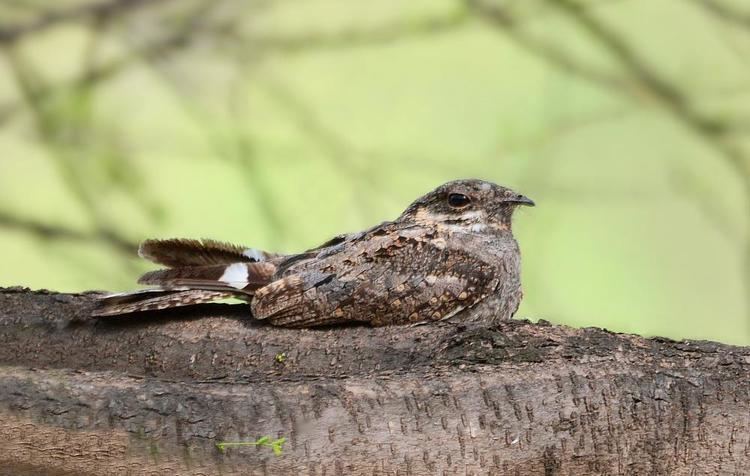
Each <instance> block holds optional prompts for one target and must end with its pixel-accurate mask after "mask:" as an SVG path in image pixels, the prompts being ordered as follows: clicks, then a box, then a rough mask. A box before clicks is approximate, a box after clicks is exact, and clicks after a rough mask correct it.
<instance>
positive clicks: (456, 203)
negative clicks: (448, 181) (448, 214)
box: [448, 193, 471, 208]
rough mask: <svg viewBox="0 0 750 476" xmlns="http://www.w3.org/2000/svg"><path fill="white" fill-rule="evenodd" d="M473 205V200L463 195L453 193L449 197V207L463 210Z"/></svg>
mask: <svg viewBox="0 0 750 476" xmlns="http://www.w3.org/2000/svg"><path fill="white" fill-rule="evenodd" d="M469 203H471V199H470V198H469V197H467V196H466V195H464V194H463V193H451V194H450V195H448V205H450V206H452V207H453V208H463V207H465V206H467V205H468V204H469Z"/></svg>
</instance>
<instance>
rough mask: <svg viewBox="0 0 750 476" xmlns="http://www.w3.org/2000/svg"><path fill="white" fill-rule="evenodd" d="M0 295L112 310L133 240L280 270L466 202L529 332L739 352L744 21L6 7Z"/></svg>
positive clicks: (747, 68) (739, 10)
mask: <svg viewBox="0 0 750 476" xmlns="http://www.w3.org/2000/svg"><path fill="white" fill-rule="evenodd" d="M0 47H1V50H2V51H1V53H2V55H1V56H0V150H2V156H0V246H2V250H3V252H2V258H3V265H2V270H3V272H2V274H0V285H18V284H23V285H28V286H32V287H46V288H53V289H59V290H65V291H73V290H82V289H89V288H95V289H102V288H104V289H128V288H131V287H132V286H133V282H134V280H135V278H136V276H137V275H138V274H139V273H140V272H141V271H143V270H145V269H148V265H147V264H145V263H141V262H139V261H138V260H137V259H136V258H135V256H134V249H135V246H136V243H137V242H138V241H139V240H141V239H143V238H145V237H171V236H179V237H210V238H216V239H222V240H228V241H235V242H239V243H244V244H248V245H252V246H258V247H263V248H268V249H271V250H278V251H294V250H299V249H302V248H305V247H310V246H313V245H316V244H318V243H319V242H322V241H323V240H325V239H327V238H328V237H330V236H332V235H334V234H338V233H341V232H344V231H352V230H357V229H361V228H364V227H366V226H369V225H371V224H374V223H376V222H379V221H381V220H384V219H389V218H393V217H395V216H396V215H398V214H399V213H400V211H401V210H402V209H403V208H404V207H405V206H406V205H407V204H408V203H409V202H410V201H411V200H412V199H414V198H415V197H416V196H418V195H420V194H422V193H424V192H426V191H427V190H429V189H431V188H433V187H435V186H436V185H438V184H439V183H441V182H443V181H446V180H450V179H454V178H461V177H481V178H485V179H489V180H493V181H496V182H499V183H502V184H504V185H509V186H513V187H515V188H517V189H518V190H520V191H522V192H523V193H525V194H527V195H529V196H531V197H532V198H534V199H535V200H536V201H537V204H538V207H537V208H536V209H533V210H525V211H524V212H522V213H520V214H519V216H518V218H517V222H516V234H517V236H518V238H519V241H520V243H521V246H522V249H523V253H524V284H525V289H526V299H525V301H524V304H523V306H522V309H521V310H520V312H519V316H521V317H530V318H544V319H547V320H550V321H553V322H560V323H567V324H571V325H576V326H581V325H596V326H601V327H607V328H610V329H614V330H619V331H625V332H637V333H641V334H645V335H654V334H659V335H667V336H671V337H676V338H681V337H692V338H707V339H716V340H722V341H727V342H734V343H744V344H750V6H748V5H747V4H746V2H743V1H740V0H659V1H654V0H587V1H583V0H515V1H510V0H506V1H492V0H429V1H427V0H419V1H410V2H397V1H395V0H388V1H380V2H364V1H354V2H352V1H343V0H341V1H332V0H325V1H324V0H320V1H318V0H297V1H291V0H277V1H270V0H249V1H238V0H232V1H229V0H182V1H179V2H177V1H174V0H172V1H170V0H57V1H55V2H52V1H49V0H5V1H4V2H2V3H0Z"/></svg>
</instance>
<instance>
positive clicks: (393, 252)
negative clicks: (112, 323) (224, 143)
mask: <svg viewBox="0 0 750 476" xmlns="http://www.w3.org/2000/svg"><path fill="white" fill-rule="evenodd" d="M519 205H533V202H531V200H529V199H528V198H526V197H524V196H522V195H519V194H517V193H515V192H513V191H512V190H509V189H507V188H504V187H501V186H498V185H495V184H492V183H489V182H484V181H481V180H458V181H453V182H449V183H446V184H444V185H442V186H440V187H438V188H437V189H436V190H434V191H432V192H430V193H428V194H427V195H425V196H423V197H421V198H419V199H417V200H416V201H415V202H414V203H412V204H411V205H410V206H409V207H408V208H407V209H406V210H405V211H404V213H403V214H402V215H401V216H400V217H399V218H398V219H396V220H394V221H391V222H385V223H382V224H380V225H378V226H375V227H373V228H371V229H369V230H366V231H363V232H360V233H353V234H349V235H339V236H337V237H335V238H334V239H332V240H330V241H328V242H326V243H325V244H323V245H321V246H320V247H318V248H315V249H312V250H309V251H307V252H304V253H300V254H296V255H278V254H272V253H265V252H259V251H255V250H251V249H246V248H243V247H239V246H234V245H227V244H224V243H219V242H213V241H207V240H204V241H202V242H199V241H195V240H167V241H148V242H146V243H145V244H144V245H143V246H142V247H141V255H142V256H144V257H146V258H149V259H151V260H152V261H156V262H158V263H161V264H164V265H167V266H170V267H171V269H167V270H158V271H152V272H150V273H147V274H146V275H144V276H143V277H142V278H141V280H140V282H142V283H146V284H155V285H159V286H160V288H159V289H156V290H150V291H147V292H145V293H143V292H142V294H129V293H126V294H120V295H115V296H112V297H109V298H105V300H104V303H103V307H102V308H100V309H99V310H98V311H97V314H98V315H114V314H123V313H129V312H133V311H137V310H151V309H163V308H166V307H176V306H182V305H189V304H194V303H196V302H206V301H209V300H211V299H216V298H223V297H227V296H234V297H239V298H241V299H244V300H246V301H248V302H249V303H250V306H251V309H252V314H253V316H254V317H255V318H256V319H259V320H263V321H266V322H269V323H270V324H273V325H277V326H285V327H313V326H321V325H330V324H336V323H342V322H352V321H359V322H366V323H369V324H371V325H374V326H382V325H390V324H410V323H418V322H428V321H436V320H444V319H450V318H455V319H462V320H481V321H490V322H491V321H495V320H500V319H508V318H510V317H511V316H512V315H513V314H514V313H515V311H516V310H517V308H518V305H519V303H520V301H521V297H522V291H521V281H520V254H519V250H518V245H517V243H516V240H515V239H514V238H513V234H512V215H513V212H514V210H515V209H516V207H517V206H519ZM192 291H194V294H191V292H192ZM159 293H162V295H161V297H160V296H159ZM139 303H141V304H142V305H140V306H139Z"/></svg>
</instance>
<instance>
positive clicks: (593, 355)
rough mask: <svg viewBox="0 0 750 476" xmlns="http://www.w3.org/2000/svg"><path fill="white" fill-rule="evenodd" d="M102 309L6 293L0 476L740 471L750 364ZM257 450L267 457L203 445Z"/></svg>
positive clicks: (749, 443) (431, 329) (735, 351)
mask: <svg viewBox="0 0 750 476" xmlns="http://www.w3.org/2000/svg"><path fill="white" fill-rule="evenodd" d="M96 296H97V294H96V293H83V294H58V293H53V292H47V291H30V290H28V289H23V288H6V289H0V438H2V440H3V443H2V449H1V450H0V468H2V470H0V472H1V471H7V474H35V475H36V474H54V475H63V474H71V475H72V474H76V475H81V474H82V475H120V474H123V475H125V474H138V475H141V474H154V475H162V474H180V475H183V474H184V475H199V474H205V475H214V474H222V475H231V474H243V475H247V474H259V475H261V474H262V475H283V474H311V475H312V474H316V475H323V474H328V475H330V474H342V475H343V474H347V475H348V474H355V475H359V474H362V475H365V474H366V475H373V474H398V475H432V474H461V475H463V474H477V475H479V474H510V475H528V474H545V475H557V474H569V475H587V474H690V475H697V474H711V475H715V474H747V473H746V472H747V470H748V468H750V429H749V428H750V379H749V378H748V377H749V370H750V348H743V347H734V346H729V345H723V344H718V343H713V342H703V341H681V342H675V341H672V340H669V339H664V338H652V339H645V338H642V337H638V336H634V335H625V334H615V333H611V332H608V331H606V330H602V329H596V328H586V329H572V328H570V327H565V326H557V325H550V324H549V323H546V322H544V321H541V322H538V323H531V322H528V321H523V320H513V321H509V322H503V323H501V324H499V325H495V326H490V327H486V326H482V325H462V324H457V323H437V324H429V325H422V326H416V327H385V328H369V327H362V326H351V327H338V328H329V329H319V330H295V329H280V328H273V327H267V326H263V325H261V324H258V323H256V322H254V321H253V320H252V318H251V317H250V316H249V311H248V308H247V307H246V306H244V305H227V304H215V305H205V306H200V307H197V308H194V309H182V310H173V311H168V312H162V313H159V314H142V315H138V316H130V317H120V318H112V319H106V320H101V319H100V320H96V319H92V318H91V317H89V313H90V311H91V309H92V307H93V306H94V299H95V297H96ZM265 436H268V437H269V439H268V440H266V441H268V442H271V441H276V440H278V439H281V438H284V441H283V442H279V441H276V444H277V446H278V447H279V448H277V450H278V449H280V450H281V452H280V454H276V453H274V451H273V450H272V448H271V447H270V446H269V445H268V444H265V445H264V444H260V445H256V446H242V447H229V448H224V450H223V451H222V450H221V449H219V448H217V446H216V445H217V443H220V442H252V441H257V440H258V439H259V438H262V437H265ZM261 442H263V440H262V441H261Z"/></svg>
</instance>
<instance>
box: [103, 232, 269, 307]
mask: <svg viewBox="0 0 750 476" xmlns="http://www.w3.org/2000/svg"><path fill="white" fill-rule="evenodd" d="M140 251H141V256H144V257H146V258H148V259H151V260H152V261H156V262H159V263H161V264H166V265H167V266H172V267H170V268H167V269H160V270H156V271H150V272H148V273H146V274H144V275H143V276H141V278H140V279H139V280H138V282H139V283H140V284H147V285H151V286H154V287H153V288H151V289H144V290H140V291H134V292H126V293H119V294H111V295H108V296H104V297H103V298H101V299H100V301H99V306H98V308H97V309H96V310H94V312H93V314H94V315H95V316H113V315H119V314H129V313H132V312H139V311H151V310H158V309H167V308H173V307H181V306H190V305H193V304H202V303H207V302H211V301H215V300H218V299H224V298H228V297H235V298H239V299H242V300H245V301H250V300H251V299H252V296H253V294H254V293H255V291H256V290H257V289H260V288H262V287H263V286H265V285H267V284H269V283H270V282H271V281H272V280H273V276H274V274H275V273H276V265H275V264H274V262H272V261H266V259H268V258H272V257H274V255H272V254H270V253H263V252H257V251H255V250H252V251H253V254H252V256H249V255H250V253H249V252H248V250H247V249H243V248H241V247H234V246H233V245H227V244H224V243H218V242H211V241H207V240H204V241H203V242H200V241H189V240H166V241H148V242H145V243H144V245H142V246H141V250H140ZM243 253H244V254H243Z"/></svg>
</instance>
